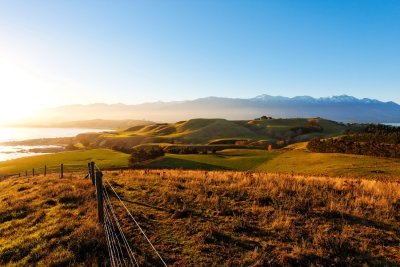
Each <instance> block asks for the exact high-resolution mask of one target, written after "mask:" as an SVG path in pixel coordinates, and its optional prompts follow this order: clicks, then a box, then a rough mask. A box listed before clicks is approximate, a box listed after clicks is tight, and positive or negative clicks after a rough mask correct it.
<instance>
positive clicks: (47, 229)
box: [0, 175, 107, 267]
mask: <svg viewBox="0 0 400 267" xmlns="http://www.w3.org/2000/svg"><path fill="white" fill-rule="evenodd" d="M81 177H83V175H80V176H75V175H74V176H72V177H70V178H64V179H60V178H59V176H58V175H53V176H51V175H49V176H46V177H43V176H36V177H29V178H25V177H23V178H13V179H11V178H10V179H7V180H4V181H1V182H0V233H1V234H0V265H1V266H10V267H11V266H98V263H99V261H103V259H104V258H106V257H107V247H106V244H105V237H104V233H103V229H102V227H101V226H100V225H98V224H97V214H96V209H95V207H96V200H95V198H94V187H93V186H92V184H91V182H89V180H83V179H81Z"/></svg>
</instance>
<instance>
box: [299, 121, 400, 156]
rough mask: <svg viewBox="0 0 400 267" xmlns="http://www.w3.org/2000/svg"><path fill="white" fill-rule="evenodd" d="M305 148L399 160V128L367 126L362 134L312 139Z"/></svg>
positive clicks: (321, 151)
mask: <svg viewBox="0 0 400 267" xmlns="http://www.w3.org/2000/svg"><path fill="white" fill-rule="evenodd" d="M307 148H308V149H309V150H311V151H313V152H320V153H346V154H357V155H368V156H377V157H390V158H400V127H394V126H387V125H369V126H368V127H367V128H366V130H365V132H364V133H356V134H349V135H345V136H342V137H339V138H328V139H319V138H316V139H313V140H311V141H310V142H309V143H308V145H307Z"/></svg>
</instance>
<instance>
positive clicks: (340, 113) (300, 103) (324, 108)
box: [31, 95, 400, 123]
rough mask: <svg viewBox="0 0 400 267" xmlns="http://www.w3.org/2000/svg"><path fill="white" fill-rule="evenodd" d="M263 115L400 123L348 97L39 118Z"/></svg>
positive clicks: (232, 101)
mask: <svg viewBox="0 0 400 267" xmlns="http://www.w3.org/2000/svg"><path fill="white" fill-rule="evenodd" d="M262 115H268V116H272V117H276V118H293V117H322V118H327V119H330V120H335V121H341V122H374V123H383V122H400V105H398V104H396V103H394V102H382V101H378V100H376V99H368V98H364V99H357V98H355V97H351V96H347V95H342V96H333V97H322V98H312V97H309V96H298V97H293V98H289V97H281V96H269V95H260V96H257V97H254V98H249V99H239V98H222V97H206V98H200V99H195V100H188V101H177V102H155V103H145V104H140V105H124V104H114V105H107V104H92V105H70V106H62V107H58V108H53V109H47V110H43V111H41V112H40V113H39V115H38V117H37V118H40V119H41V120H45V121H54V120H56V121H70V120H90V119H98V118H102V119H107V120H121V119H132V118H144V119H146V120H152V121H166V122H173V121H178V120H188V119H190V118H216V117H217V118H226V119H229V120H248V119H249V118H255V117H260V116H262ZM31 120H32V118H31Z"/></svg>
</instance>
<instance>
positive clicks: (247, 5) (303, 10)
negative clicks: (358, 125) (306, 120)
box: [0, 0, 400, 121]
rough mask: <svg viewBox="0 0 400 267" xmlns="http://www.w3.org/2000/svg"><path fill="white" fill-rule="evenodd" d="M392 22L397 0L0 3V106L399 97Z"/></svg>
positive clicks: (399, 38) (397, 40) (397, 34)
mask: <svg viewBox="0 0 400 267" xmlns="http://www.w3.org/2000/svg"><path fill="white" fill-rule="evenodd" d="M399 29H400V1H397V0H393V1H392V0H386V1H385V0H379V1H378V0H377V1H368V0H359V1H352V0H344V1H341V0H320V1H316V0H302V1H297V0H292V1H290V0H275V1H274V0H269V1H268V0H265V1H261V0H250V1H249V0H247V1H246V0H243V1H235V0H226V1H223V0H192V1H176V0H163V1H161V0H159V1H154V0H146V1H144V0H142V1H135V0H129V1H118V0H115V1H102V0H98V1H89V0H85V1H81V0H57V1H54V0H48V1H44V0H35V1H31V0H25V1H21V0H3V1H0V90H1V95H0V102H1V103H0V113H2V114H7V118H9V119H11V118H12V119H14V118H15V117H18V116H24V115H26V114H28V113H30V112H31V111H32V110H33V109H37V108H44V107H53V106H58V105H65V104H73V103H80V104H86V103H98V102H104V103H119V102H122V103H125V104H136V103H142V102H153V101H160V100H161V101H172V100H185V99H195V98H199V97H207V96H221V97H233V98H250V97H254V96H257V95H260V94H270V95H282V96H297V95H310V96H314V97H322V96H332V95H341V94H348V95H353V96H356V97H360V98H363V97H368V98H376V99H379V100H383V101H395V102H398V103H400V94H399V88H400V75H399V73H400V49H399V47H400V31H399ZM11 114H12V115H11ZM1 116H3V118H0V121H2V120H3V121H4V120H5V118H4V116H6V115H1Z"/></svg>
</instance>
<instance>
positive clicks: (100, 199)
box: [3, 162, 167, 267]
mask: <svg viewBox="0 0 400 267" xmlns="http://www.w3.org/2000/svg"><path fill="white" fill-rule="evenodd" d="M86 168H87V170H88V173H87V175H86V176H85V178H89V179H91V181H92V184H93V185H94V186H95V187H96V198H97V205H98V216H99V222H100V223H101V224H102V225H103V229H104V233H105V238H106V245H107V250H108V254H109V263H110V266H112V267H114V266H115V267H120V266H126V267H130V266H139V261H138V258H137V256H138V255H135V251H141V250H140V248H136V250H135V249H134V248H133V247H132V246H131V244H130V243H129V239H128V237H127V235H126V233H125V232H124V230H123V224H122V223H121V220H120V219H119V217H118V215H117V212H116V211H117V210H116V207H117V206H118V207H119V208H120V209H121V210H123V211H124V212H123V213H125V216H124V217H125V218H128V219H129V220H131V221H132V222H133V224H129V225H134V226H135V227H136V228H137V229H138V230H139V231H140V233H141V235H142V236H143V238H144V240H145V241H146V242H147V243H148V244H149V246H150V247H151V249H152V251H153V252H154V253H155V255H156V256H157V258H158V259H159V261H160V265H162V266H167V264H166V262H165V260H164V259H163V257H162V256H161V255H160V253H159V252H158V251H157V249H156V247H155V246H154V245H153V243H152V242H151V241H150V239H149V237H148V236H147V235H146V233H145V232H144V230H143V228H142V227H141V226H140V224H139V223H138V221H137V220H136V218H135V217H134V216H133V214H132V212H131V211H130V210H129V209H128V207H127V206H126V205H125V203H124V202H123V200H122V198H121V196H120V195H119V194H118V192H117V191H116V190H115V188H114V187H113V186H112V184H111V183H110V181H109V180H108V179H107V178H105V179H104V182H105V183H104V184H103V179H102V177H103V172H102V170H101V169H100V168H99V167H98V166H97V164H95V163H94V162H90V163H88V164H87V167H86ZM66 170H67V171H68V174H72V173H74V172H75V173H80V174H82V173H83V174H85V167H84V165H79V166H78V165H77V164H71V165H69V164H63V163H61V164H60V165H59V167H54V166H51V167H50V168H49V167H48V166H46V165H43V167H40V168H32V169H31V170H29V171H28V170H25V171H24V172H22V173H21V172H20V173H14V174H9V175H4V176H3V178H9V177H15V176H16V177H28V176H29V177H34V176H38V175H43V176H46V175H47V174H48V175H50V174H54V173H56V172H57V173H59V174H60V177H61V178H63V177H64V173H66ZM111 196H113V197H115V200H116V201H114V203H113V201H111Z"/></svg>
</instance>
